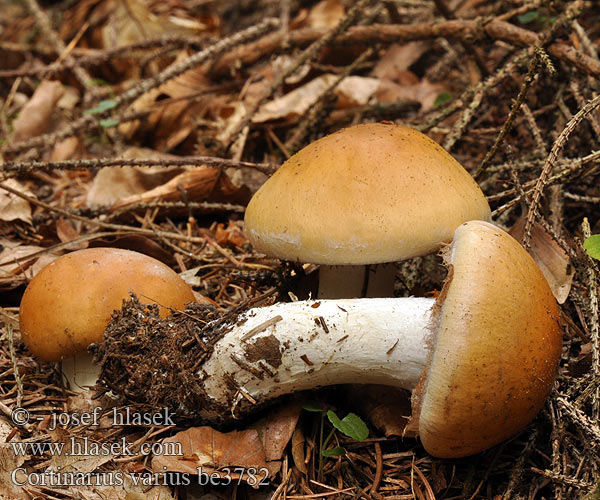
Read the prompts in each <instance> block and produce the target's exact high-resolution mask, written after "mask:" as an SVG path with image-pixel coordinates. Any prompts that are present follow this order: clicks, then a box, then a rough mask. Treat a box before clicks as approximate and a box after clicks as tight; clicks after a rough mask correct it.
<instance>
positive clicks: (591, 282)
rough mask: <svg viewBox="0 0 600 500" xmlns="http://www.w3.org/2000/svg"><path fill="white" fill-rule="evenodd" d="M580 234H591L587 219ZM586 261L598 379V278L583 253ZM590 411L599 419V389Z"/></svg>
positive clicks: (598, 375) (592, 264)
mask: <svg viewBox="0 0 600 500" xmlns="http://www.w3.org/2000/svg"><path fill="white" fill-rule="evenodd" d="M581 232H582V234H583V237H584V238H589V237H590V236H591V234H592V231H591V228H590V223H589V222H588V220H587V217H586V218H584V219H583V222H582V224H581ZM584 253H585V256H586V260H587V265H586V266H585V270H586V275H587V281H588V288H589V309H590V336H591V337H592V373H593V374H594V376H596V377H600V331H599V327H598V277H597V276H596V269H595V267H596V265H595V263H594V261H593V259H592V258H591V257H590V256H589V255H588V254H587V252H584ZM592 407H593V409H592V411H593V416H594V419H595V420H596V421H598V420H599V418H600V387H596V390H595V391H594V397H593V398H592Z"/></svg>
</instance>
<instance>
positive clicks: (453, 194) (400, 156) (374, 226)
mask: <svg viewBox="0 0 600 500" xmlns="http://www.w3.org/2000/svg"><path fill="white" fill-rule="evenodd" d="M489 218H490V208H489V205H488V203H487V201H486V199H485V197H484V195H483V193H482V192H481V190H480V189H479V186H478V185H477V184H476V183H475V181H474V180H473V178H472V177H471V176H470V175H469V173H468V172H467V171H466V170H465V169H464V168H463V167H462V166H461V165H460V164H459V163H458V162H457V161H456V160H455V159H454V158H453V157H452V156H450V155H449V154H448V153H447V152H446V151H445V150H444V149H443V148H442V147H441V146H439V145H438V144H437V143H435V142H434V141H432V140H431V139H430V138H429V137H427V136H426V135H424V134H421V133H420V132H417V131H416V130H412V129H410V128H406V127H402V126H399V125H394V124H383V123H371V124H365V125H357V126H353V127H349V128H346V129H343V130H340V131H338V132H336V133H334V134H331V135H329V136H326V137H323V138H322V139H319V140H318V141H316V142H313V143H312V144H310V145H308V146H307V147H305V148H304V149H302V150H301V151H299V152H298V153H296V154H295V155H294V156H292V157H291V158H290V159H289V160H287V161H286V162H285V163H284V164H283V165H282V166H281V167H280V168H279V170H278V171H277V172H276V173H275V174H274V175H273V176H272V177H271V178H270V179H269V180H268V181H267V182H266V183H265V184H264V185H263V186H262V187H261V188H260V189H259V190H258V191H257V192H256V194H255V195H254V197H253V198H252V200H250V203H249V204H248V208H247V210H246V217H245V222H246V231H247V233H248V237H249V239H250V241H251V242H252V244H253V245H254V247H255V248H256V249H257V250H258V251H262V252H264V253H267V254H269V255H273V256H277V257H280V258H283V259H287V260H293V261H302V262H314V263H317V264H347V265H351V264H356V265H360V264H377V263H381V262H395V261H398V260H403V259H407V258H410V257H415V256H417V255H424V254H427V253H431V252H433V251H435V250H437V249H438V248H439V247H440V244H441V243H442V242H449V241H451V240H452V235H453V233H454V230H455V229H456V228H457V227H458V226H459V225H460V224H461V223H463V222H465V221H468V220H474V219H483V220H489Z"/></svg>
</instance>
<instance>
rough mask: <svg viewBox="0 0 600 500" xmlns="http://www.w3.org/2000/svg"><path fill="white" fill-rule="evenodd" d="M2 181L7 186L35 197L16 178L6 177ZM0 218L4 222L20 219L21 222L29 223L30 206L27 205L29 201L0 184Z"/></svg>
mask: <svg viewBox="0 0 600 500" xmlns="http://www.w3.org/2000/svg"><path fill="white" fill-rule="evenodd" d="M3 183H4V184H6V186H7V187H10V188H12V189H15V190H17V191H20V192H22V193H23V194H26V195H28V196H30V197H32V198H35V196H34V194H33V193H32V192H31V191H29V190H28V189H27V188H26V187H25V186H23V185H22V184H21V183H19V181H17V180H16V179H6V180H5V181H4V182H3ZM0 220H3V221H5V222H10V221H13V220H22V221H23V222H27V223H28V224H31V206H30V205H29V202H28V201H27V200H24V199H23V198H20V197H19V196H16V195H14V194H12V193H9V192H8V191H5V190H4V189H2V187H1V186H0Z"/></svg>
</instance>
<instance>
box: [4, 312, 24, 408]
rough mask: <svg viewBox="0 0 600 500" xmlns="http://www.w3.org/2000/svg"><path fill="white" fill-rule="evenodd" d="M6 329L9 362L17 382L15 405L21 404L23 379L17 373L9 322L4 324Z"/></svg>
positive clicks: (15, 355)
mask: <svg viewBox="0 0 600 500" xmlns="http://www.w3.org/2000/svg"><path fill="white" fill-rule="evenodd" d="M6 331H7V333H8V348H9V352H10V362H11V363H12V367H13V374H14V376H15V381H16V382H17V406H21V404H22V402H23V381H22V380H21V376H20V375H19V364H18V362H17V353H16V352H15V339H14V330H13V327H12V325H11V324H8V325H6Z"/></svg>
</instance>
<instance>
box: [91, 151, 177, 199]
mask: <svg viewBox="0 0 600 500" xmlns="http://www.w3.org/2000/svg"><path fill="white" fill-rule="evenodd" d="M123 158H125V159H130V158H140V159H144V158H153V159H157V158H158V159H170V158H179V157H176V156H173V155H168V154H164V153H160V152H158V151H155V150H153V149H146V148H136V147H132V148H129V149H127V150H126V151H125V152H124V153H123ZM182 171H183V169H182V168H181V167H163V166H159V165H157V166H154V167H105V168H102V169H100V170H99V171H98V173H97V174H96V177H94V180H93V181H92V184H91V185H90V189H89V191H88V193H87V195H86V199H85V201H86V205H87V206H88V207H95V206H98V205H112V204H113V203H117V202H119V201H120V200H122V199H125V198H129V197H131V196H135V195H141V194H143V193H145V192H146V191H149V190H150V189H154V188H156V187H158V186H161V185H162V184H164V183H166V182H168V181H170V180H171V179H172V178H173V177H175V176H176V175H178V174H180V173H181V172H182Z"/></svg>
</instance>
